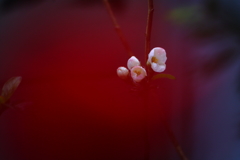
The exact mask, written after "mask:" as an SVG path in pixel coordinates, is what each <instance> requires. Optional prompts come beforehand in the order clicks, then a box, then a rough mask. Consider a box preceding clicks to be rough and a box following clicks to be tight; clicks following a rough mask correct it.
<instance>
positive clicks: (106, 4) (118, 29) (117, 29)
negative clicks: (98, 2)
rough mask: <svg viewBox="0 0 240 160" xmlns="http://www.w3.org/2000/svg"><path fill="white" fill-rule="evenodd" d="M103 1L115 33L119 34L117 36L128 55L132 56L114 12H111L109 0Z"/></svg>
mask: <svg viewBox="0 0 240 160" xmlns="http://www.w3.org/2000/svg"><path fill="white" fill-rule="evenodd" d="M103 3H104V4H105V6H106V8H107V11H108V13H109V15H110V17H111V19H112V22H113V25H114V27H115V30H116V32H117V34H118V36H119V38H120V40H121V42H122V44H123V46H124V48H125V50H126V51H127V53H128V55H129V56H130V57H131V56H133V53H132V50H131V48H130V46H129V44H128V42H127V40H126V38H125V36H124V35H123V32H122V30H121V28H120V26H119V24H118V22H117V20H116V18H115V16H114V14H113V11H112V8H111V5H110V3H109V1H108V0H103Z"/></svg>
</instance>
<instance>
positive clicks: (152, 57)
mask: <svg viewBox="0 0 240 160" xmlns="http://www.w3.org/2000/svg"><path fill="white" fill-rule="evenodd" d="M166 60H167V57H166V52H165V50H164V49H163V48H160V47H156V48H153V49H152V50H151V51H150V53H149V54H148V60H147V65H148V66H151V68H152V70H153V71H155V72H163V71H164V70H165V69H166V64H165V63H166ZM127 67H128V69H127V68H126V67H118V69H117V75H118V76H119V77H120V78H122V79H127V78H128V77H129V74H130V75H131V78H132V80H133V81H134V82H141V81H142V80H143V79H144V78H145V77H146V76H147V72H146V70H145V68H143V67H142V66H141V64H140V61H139V60H138V59H137V58H136V57H135V56H132V57H131V58H129V59H128V61H127ZM129 71H130V72H129Z"/></svg>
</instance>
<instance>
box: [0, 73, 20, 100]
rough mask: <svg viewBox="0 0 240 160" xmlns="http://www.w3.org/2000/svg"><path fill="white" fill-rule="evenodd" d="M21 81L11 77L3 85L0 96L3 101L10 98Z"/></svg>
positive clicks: (18, 78)
mask: <svg viewBox="0 0 240 160" xmlns="http://www.w3.org/2000/svg"><path fill="white" fill-rule="evenodd" d="M21 80H22V77H12V78H10V79H9V80H8V81H7V82H6V83H5V84H4V85H3V88H2V94H1V96H2V97H4V99H5V101H7V100H8V99H9V98H10V97H11V96H12V94H13V93H14V92H15V90H16V89H17V87H18V85H19V84H20V82H21Z"/></svg>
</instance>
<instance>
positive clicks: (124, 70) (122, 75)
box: [117, 67, 129, 79]
mask: <svg viewBox="0 0 240 160" xmlns="http://www.w3.org/2000/svg"><path fill="white" fill-rule="evenodd" d="M128 74H129V71H128V69H127V68H126V67H118V69H117V75H118V77H120V78H122V79H127V77H128Z"/></svg>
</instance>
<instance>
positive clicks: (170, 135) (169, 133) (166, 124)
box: [160, 112, 188, 160]
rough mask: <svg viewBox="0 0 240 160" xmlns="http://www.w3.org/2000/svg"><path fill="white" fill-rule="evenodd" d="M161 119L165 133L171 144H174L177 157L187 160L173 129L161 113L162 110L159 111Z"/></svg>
mask: <svg viewBox="0 0 240 160" xmlns="http://www.w3.org/2000/svg"><path fill="white" fill-rule="evenodd" d="M160 117H161V121H162V123H163V125H164V128H165V130H166V132H167V135H168V136H169V138H170V140H171V142H172V144H173V145H174V148H175V150H176V151H177V153H178V155H179V157H180V158H181V160H188V158H187V157H186V155H185V154H184V152H183V150H182V147H181V146H180V144H179V143H178V140H177V138H176V137H175V135H174V133H173V131H172V130H171V128H170V127H169V126H168V123H167V121H166V119H165V116H164V114H163V112H161V116H160Z"/></svg>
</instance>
